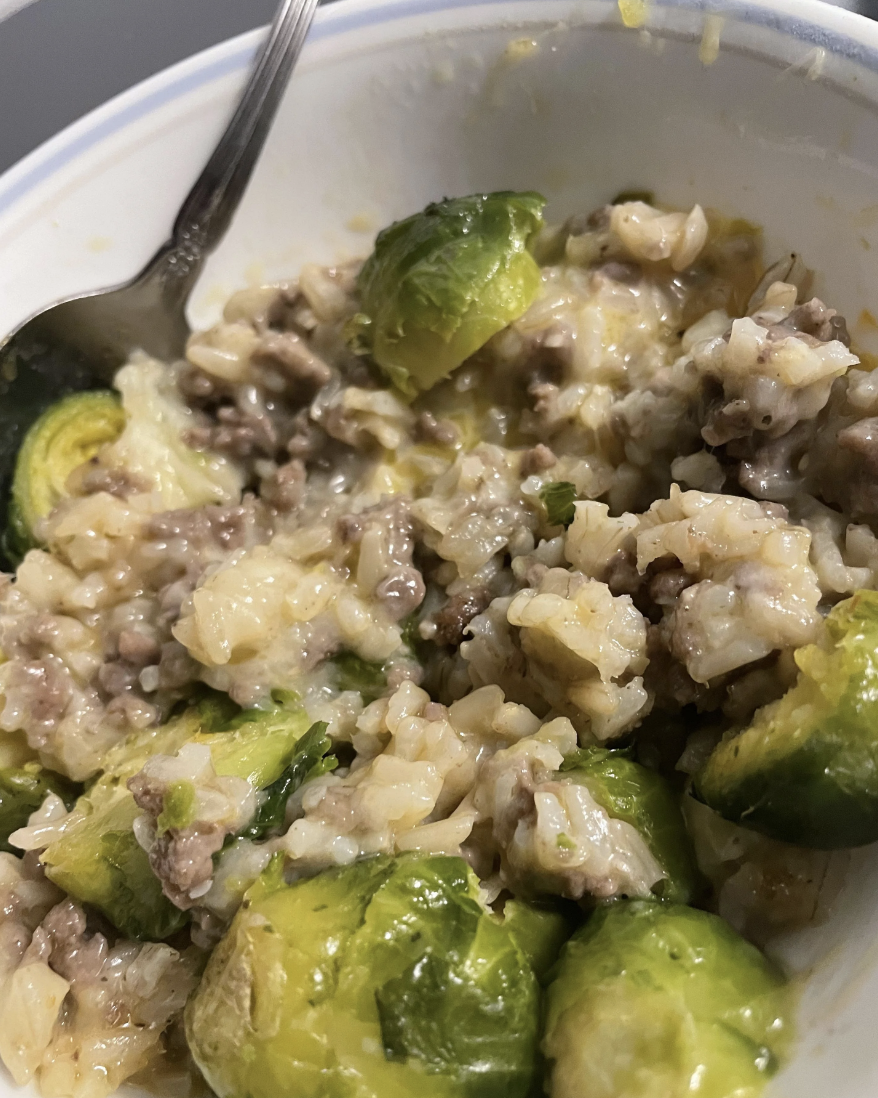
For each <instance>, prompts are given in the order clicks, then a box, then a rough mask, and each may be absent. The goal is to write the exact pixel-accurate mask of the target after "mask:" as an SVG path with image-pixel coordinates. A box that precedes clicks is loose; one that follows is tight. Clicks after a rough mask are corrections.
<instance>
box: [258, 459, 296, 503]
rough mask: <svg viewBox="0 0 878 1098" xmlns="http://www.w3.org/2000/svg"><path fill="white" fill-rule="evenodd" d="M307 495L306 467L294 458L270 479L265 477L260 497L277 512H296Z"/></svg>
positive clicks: (277, 470) (260, 489)
mask: <svg viewBox="0 0 878 1098" xmlns="http://www.w3.org/2000/svg"><path fill="white" fill-rule="evenodd" d="M304 494H305V466H304V464H303V463H302V462H301V461H300V460H299V459H298V458H294V459H293V460H292V461H288V462H287V463H286V464H285V465H281V466H279V468H277V469H276V470H275V471H274V472H273V473H272V474H271V476H269V477H263V479H262V482H261V484H260V486H259V497H260V499H262V501H263V502H264V503H267V504H268V506H269V507H273V508H274V510H275V511H281V512H287V511H295V509H296V508H297V507H298V506H299V504H300V503H301V502H302V496H303V495H304Z"/></svg>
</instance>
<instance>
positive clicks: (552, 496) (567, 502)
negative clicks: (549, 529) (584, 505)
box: [540, 480, 577, 526]
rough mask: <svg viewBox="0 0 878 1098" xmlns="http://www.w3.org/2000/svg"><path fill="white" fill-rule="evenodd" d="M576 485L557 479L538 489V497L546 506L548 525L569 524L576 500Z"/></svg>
mask: <svg viewBox="0 0 878 1098" xmlns="http://www.w3.org/2000/svg"><path fill="white" fill-rule="evenodd" d="M576 494H577V493H576V485H575V484H571V483H570V481H569V480H558V481H555V483H554V484H547V485H546V486H545V488H542V489H541V490H540V499H541V500H542V501H543V506H544V507H545V508H546V518H547V520H548V523H549V525H550V526H569V525H570V523H571V522H573V516H574V514H575V509H574V507H573V504H574V503H575V502H576Z"/></svg>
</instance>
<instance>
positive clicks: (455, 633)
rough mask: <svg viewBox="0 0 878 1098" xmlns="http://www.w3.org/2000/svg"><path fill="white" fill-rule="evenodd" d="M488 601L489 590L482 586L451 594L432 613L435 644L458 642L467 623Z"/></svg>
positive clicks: (481, 611) (489, 601)
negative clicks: (434, 612)
mask: <svg viewBox="0 0 878 1098" xmlns="http://www.w3.org/2000/svg"><path fill="white" fill-rule="evenodd" d="M490 603H491V595H490V592H489V591H488V590H487V589H486V588H484V587H477V588H475V589H474V590H472V591H464V592H463V593H461V594H459V595H452V596H451V598H450V599H449V600H448V602H446V604H445V605H444V606H443V607H442V609H441V610H439V611H438V613H436V614H434V615H433V622H434V624H435V626H436V633H435V635H434V638H433V639H434V640H435V641H436V643H437V644H451V645H458V644H460V642H461V641H462V640H463V637H464V634H465V632H466V628H467V626H468V625H469V623H470V622H471V621H472V620H473V618H474V617H476V616H477V615H478V614H482V613H484V612H485V610H487V609H488V606H489V605H490Z"/></svg>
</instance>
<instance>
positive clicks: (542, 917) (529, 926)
mask: <svg viewBox="0 0 878 1098" xmlns="http://www.w3.org/2000/svg"><path fill="white" fill-rule="evenodd" d="M575 911H577V909H576V908H574V907H573V905H571V907H570V909H569V910H568V909H564V908H562V907H560V906H557V907H556V906H549V905H548V904H535V903H524V902H523V901H522V900H507V901H506V906H505V907H504V908H503V926H504V927H505V928H506V929H507V930H508V931H509V933H510V934H511V935H512V937H513V939H514V940H515V943H516V945H517V946H518V948H519V949H520V950H521V952H522V953H523V954H524V955H525V957H527V959H528V961H529V963H530V966H531V968H532V969H533V970H534V973H535V974H536V977H537V979H538V980H539V981H540V983H541V984H542V983H544V982H545V979H546V977H547V976H548V974H549V972H550V971H551V970H552V967H553V966H554V964H555V962H556V961H557V960H558V954H559V953H560V952H561V947H562V946H563V945H564V943H565V942H566V941H567V939H568V938H569V937H570V935H571V934H572V933H573V930H574V927H575V924H576V922H578V921H579V920H578V919H576V920H575V921H574V919H575V916H574V914H573V912H575ZM580 914H581V913H580Z"/></svg>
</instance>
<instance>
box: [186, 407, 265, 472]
mask: <svg viewBox="0 0 878 1098" xmlns="http://www.w3.org/2000/svg"><path fill="white" fill-rule="evenodd" d="M216 418H217V420H218V424H217V426H216V427H193V428H192V429H191V430H190V431H187V432H186V435H185V437H184V441H185V443H186V445H187V446H191V447H192V449H193V450H214V451H216V453H218V454H227V455H229V457H233V458H238V459H241V458H248V457H253V456H254V455H260V454H261V455H263V456H267V457H271V456H272V455H273V454H274V452H275V450H276V449H277V445H278V440H277V431H276V429H275V426H274V424H273V423H272V420H271V417H270V416H269V415H268V413H267V412H259V413H256V412H250V411H242V410H241V409H240V408H236V407H235V406H234V405H224V406H223V407H222V408H219V409H218V410H217V412H216Z"/></svg>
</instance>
